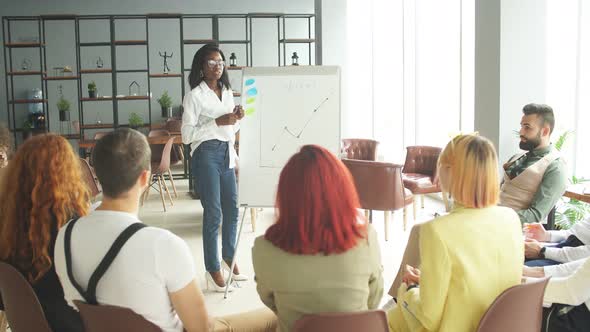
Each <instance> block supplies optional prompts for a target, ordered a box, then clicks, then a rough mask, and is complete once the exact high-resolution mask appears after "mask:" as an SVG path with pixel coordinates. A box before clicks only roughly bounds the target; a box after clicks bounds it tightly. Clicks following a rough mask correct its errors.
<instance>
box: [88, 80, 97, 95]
mask: <svg viewBox="0 0 590 332" xmlns="http://www.w3.org/2000/svg"><path fill="white" fill-rule="evenodd" d="M96 90H97V89H96V83H94V81H92V82H90V83H88V97H89V98H96Z"/></svg>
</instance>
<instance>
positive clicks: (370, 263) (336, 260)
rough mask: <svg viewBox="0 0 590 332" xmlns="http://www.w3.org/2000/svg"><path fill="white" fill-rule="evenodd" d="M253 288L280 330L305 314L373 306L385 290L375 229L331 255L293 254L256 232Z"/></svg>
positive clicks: (253, 256) (362, 309) (288, 327)
mask: <svg viewBox="0 0 590 332" xmlns="http://www.w3.org/2000/svg"><path fill="white" fill-rule="evenodd" d="M252 263H253V265H254V272H255V273H256V277H255V280H256V289H257V291H258V295H259V296H260V299H261V300H262V302H263V303H264V304H265V305H266V306H267V307H269V308H270V309H271V310H272V311H274V312H275V313H276V314H277V317H278V321H279V331H280V332H288V331H291V330H292V329H293V325H294V324H295V322H296V321H297V320H298V319H299V318H300V317H301V316H303V315H305V314H312V313H320V312H356V311H364V310H372V309H377V306H378V305H379V302H380V301H381V297H382V295H383V277H382V275H381V274H382V270H383V269H382V267H381V254H380V252H379V241H378V239H377V233H376V232H375V230H374V229H373V227H371V225H369V226H368V236H367V238H365V239H359V240H358V243H357V245H356V246H355V247H354V248H351V249H349V250H347V251H346V252H344V253H341V254H333V255H323V254H318V255H295V254H291V253H288V252H286V251H283V250H282V249H280V248H278V247H275V246H274V244H272V242H270V241H268V240H267V239H265V238H264V236H260V237H258V238H257V239H256V240H255V241H254V247H253V248H252Z"/></svg>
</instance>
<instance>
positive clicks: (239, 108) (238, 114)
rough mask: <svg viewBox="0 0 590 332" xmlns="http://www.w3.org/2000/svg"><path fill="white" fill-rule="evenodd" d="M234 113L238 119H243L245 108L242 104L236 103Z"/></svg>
mask: <svg viewBox="0 0 590 332" xmlns="http://www.w3.org/2000/svg"><path fill="white" fill-rule="evenodd" d="M233 113H234V115H235V116H236V118H237V119H238V120H242V118H243V117H244V109H243V108H242V105H236V106H235V107H234V112H233Z"/></svg>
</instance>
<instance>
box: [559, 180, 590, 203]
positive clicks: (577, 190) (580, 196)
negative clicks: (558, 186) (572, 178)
mask: <svg viewBox="0 0 590 332" xmlns="http://www.w3.org/2000/svg"><path fill="white" fill-rule="evenodd" d="M563 196H565V197H568V198H573V199H577V200H578V201H582V202H585V203H590V185H588V184H584V183H582V184H575V185H572V186H569V187H567V189H566V190H565V193H564V194H563Z"/></svg>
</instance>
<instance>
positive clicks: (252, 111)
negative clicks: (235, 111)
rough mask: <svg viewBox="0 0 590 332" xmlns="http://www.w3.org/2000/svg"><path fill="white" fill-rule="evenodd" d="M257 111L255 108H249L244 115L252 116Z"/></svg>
mask: <svg viewBox="0 0 590 332" xmlns="http://www.w3.org/2000/svg"><path fill="white" fill-rule="evenodd" d="M255 111H256V109H254V108H247V109H246V110H245V111H244V114H246V115H252V114H254V112H255Z"/></svg>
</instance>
